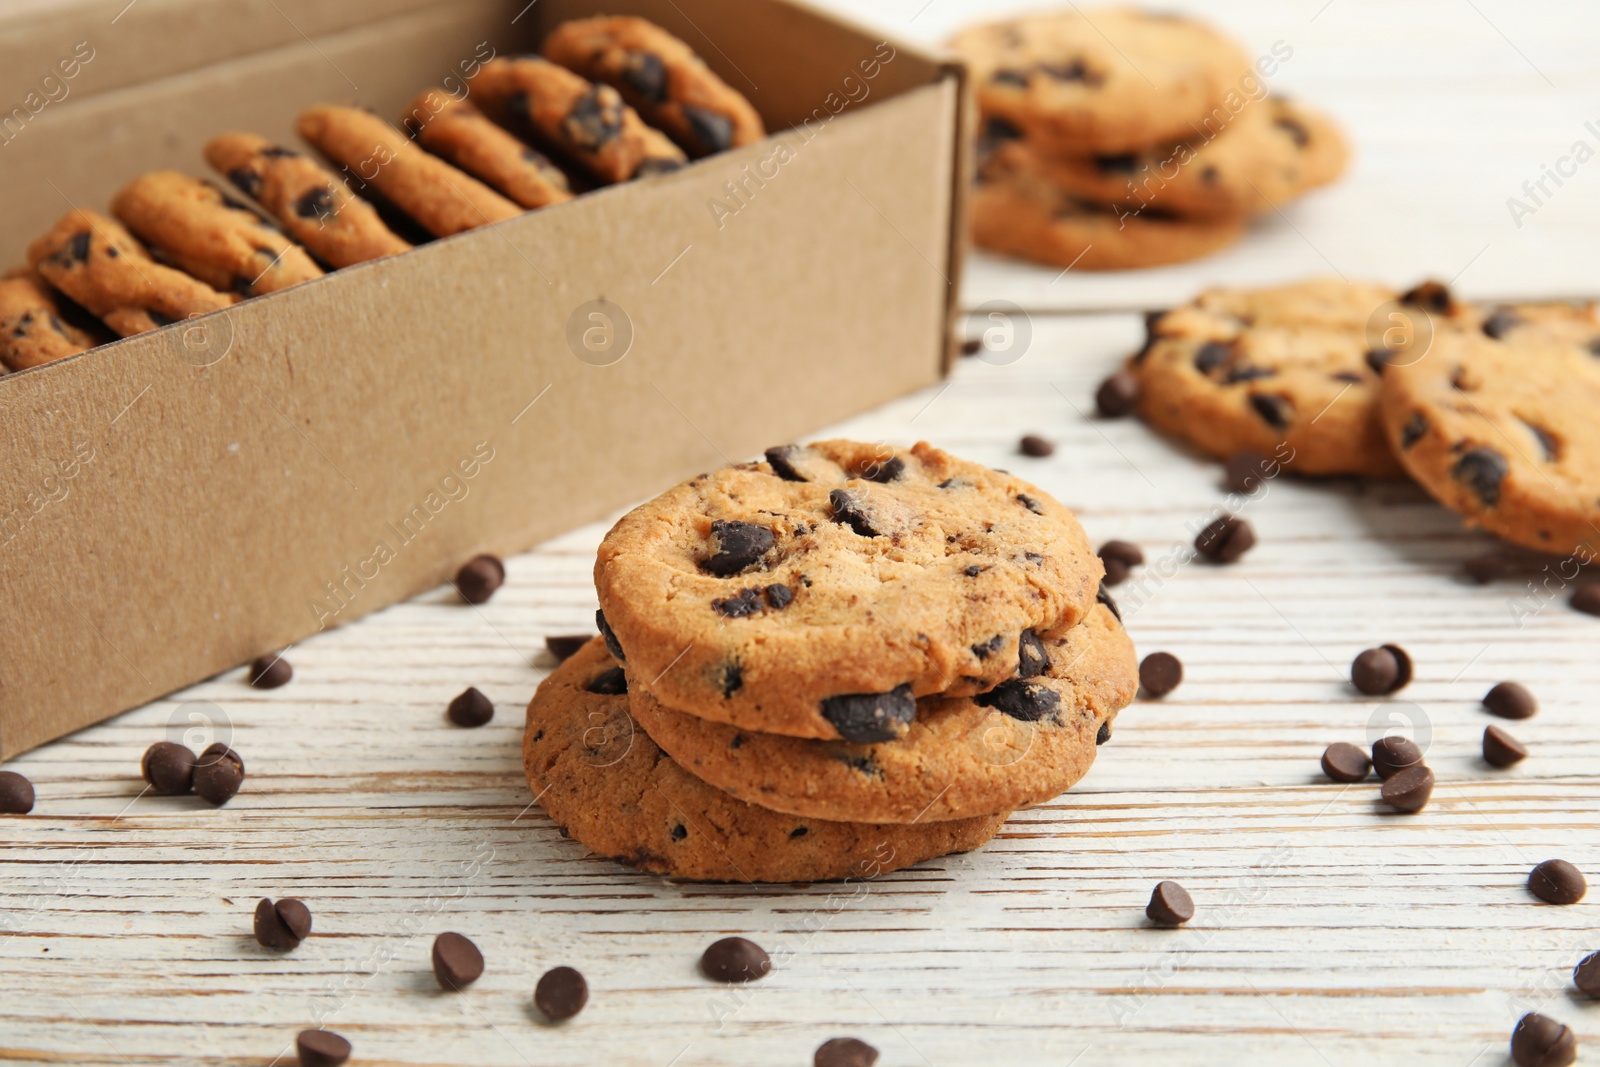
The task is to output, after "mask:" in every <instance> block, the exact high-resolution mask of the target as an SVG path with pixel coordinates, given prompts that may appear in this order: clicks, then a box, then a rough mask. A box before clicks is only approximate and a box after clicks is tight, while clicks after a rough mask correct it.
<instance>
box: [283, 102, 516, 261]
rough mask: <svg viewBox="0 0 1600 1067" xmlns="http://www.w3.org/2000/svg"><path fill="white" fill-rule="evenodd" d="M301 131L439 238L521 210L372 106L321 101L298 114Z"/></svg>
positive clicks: (361, 185) (362, 182) (355, 178)
mask: <svg viewBox="0 0 1600 1067" xmlns="http://www.w3.org/2000/svg"><path fill="white" fill-rule="evenodd" d="M295 126H296V128H297V129H298V130H299V131H300V136H301V137H304V138H305V139H306V140H307V141H310V142H311V143H312V144H313V145H315V146H316V147H317V150H318V151H319V152H321V153H322V154H323V155H325V156H327V157H328V158H329V159H331V160H333V161H334V162H336V163H338V164H340V165H341V166H343V167H344V168H345V173H346V174H348V175H350V178H351V180H352V181H355V182H357V183H359V184H358V185H357V191H358V192H360V191H362V190H363V189H365V187H366V186H369V185H370V186H371V187H372V188H373V189H375V190H377V192H378V195H379V196H381V197H383V198H384V199H385V200H386V201H388V202H389V203H391V204H393V205H394V206H395V207H397V208H399V209H400V210H401V211H403V212H405V213H406V215H407V216H409V217H410V218H411V219H412V220H413V221H414V222H416V223H417V225H419V226H421V227H422V228H423V229H425V230H427V231H428V232H429V233H431V234H433V235H434V236H435V237H448V236H450V235H451V234H454V233H462V232H464V231H466V230H471V229H476V228H477V227H479V226H487V225H488V224H490V223H493V222H503V221H505V220H506V219H509V218H515V217H516V216H518V215H520V214H522V208H520V207H518V206H517V205H516V204H513V203H512V202H511V201H509V200H507V199H506V198H505V197H503V196H501V195H500V194H499V193H497V192H495V191H494V190H493V189H491V188H489V187H488V186H487V185H484V184H483V183H482V182H480V181H479V180H478V179H476V178H474V177H472V176H471V175H470V174H467V173H466V172H464V171H460V170H457V169H456V168H455V167H452V166H451V165H450V164H448V163H446V162H445V161H444V160H442V159H440V158H438V157H437V156H431V155H429V154H428V153H427V152H424V151H423V150H422V149H420V148H418V147H417V146H416V145H415V144H413V143H412V142H411V141H410V140H409V139H408V138H407V137H406V136H405V134H403V133H401V132H400V131H399V130H397V129H395V128H394V127H393V126H391V125H389V124H388V123H387V122H385V121H384V120H383V119H381V118H379V117H378V116H377V115H374V114H373V113H372V112H370V111H363V110H361V109H360V108H357V107H329V106H320V107H313V108H309V109H307V110H306V111H303V112H301V113H300V117H299V119H298V120H296V123H295Z"/></svg>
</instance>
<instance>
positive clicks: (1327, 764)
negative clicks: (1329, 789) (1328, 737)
mask: <svg viewBox="0 0 1600 1067" xmlns="http://www.w3.org/2000/svg"><path fill="white" fill-rule="evenodd" d="M1322 773H1323V774H1326V775H1327V776H1328V777H1329V778H1331V779H1333V780H1334V781H1335V782H1364V781H1366V780H1367V776H1368V775H1369V774H1371V773H1372V760H1370V759H1368V758H1367V754H1366V753H1365V752H1363V751H1362V750H1361V749H1360V748H1358V747H1356V746H1355V745H1352V744H1350V743H1349V742H1348V741H1336V742H1334V743H1333V744H1331V745H1329V746H1328V747H1327V750H1326V751H1324V752H1323V753H1322Z"/></svg>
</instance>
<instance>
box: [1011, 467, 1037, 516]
mask: <svg viewBox="0 0 1600 1067" xmlns="http://www.w3.org/2000/svg"><path fill="white" fill-rule="evenodd" d="M1002 473H1003V472H1002ZM1017 503H1019V504H1021V505H1022V506H1023V507H1025V508H1027V509H1028V510H1029V511H1031V512H1033V513H1034V514H1035V515H1043V514H1044V507H1043V506H1042V505H1041V504H1040V503H1039V502H1038V501H1037V500H1035V499H1034V498H1033V497H1031V496H1029V495H1028V494H1027V493H1018V494H1017Z"/></svg>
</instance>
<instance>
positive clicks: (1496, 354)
mask: <svg viewBox="0 0 1600 1067" xmlns="http://www.w3.org/2000/svg"><path fill="white" fill-rule="evenodd" d="M1147 326H1148V336H1147V339H1146V342H1145V344H1144V346H1143V347H1142V348H1141V349H1140V350H1139V351H1138V352H1137V353H1135V354H1134V355H1133V356H1132V357H1131V358H1130V359H1129V361H1128V363H1127V365H1126V366H1125V367H1124V368H1123V369H1122V370H1120V371H1118V372H1117V374H1115V375H1113V376H1112V378H1110V379H1108V380H1107V382H1106V383H1105V384H1104V385H1103V386H1102V387H1101V390H1100V396H1099V406H1100V408H1101V411H1102V412H1103V413H1105V414H1108V415H1117V414H1123V413H1125V412H1128V411H1137V412H1138V413H1139V415H1140V416H1141V417H1143V418H1144V419H1145V420H1146V421H1148V422H1149V423H1151V424H1152V425H1153V426H1155V427H1157V428H1158V429H1160V430H1162V431H1163V432H1165V433H1168V434H1170V435H1172V436H1175V437H1179V438H1182V439H1184V440H1186V441H1188V442H1189V443H1191V444H1193V445H1195V446H1197V447H1198V448H1200V449H1201V450H1203V451H1205V452H1207V453H1210V454H1211V455H1214V456H1217V457H1219V458H1222V459H1229V460H1232V461H1234V462H1233V463H1230V467H1231V468H1232V467H1238V468H1239V469H1240V470H1241V471H1242V472H1243V474H1244V477H1243V478H1242V479H1240V478H1235V479H1234V480H1235V482H1236V485H1235V487H1236V488H1239V489H1248V488H1250V485H1249V477H1250V476H1251V475H1254V476H1255V477H1256V478H1258V479H1259V478H1261V477H1271V476H1272V475H1273V474H1275V473H1276V472H1277V471H1278V470H1280V469H1282V470H1287V471H1290V472H1293V473H1296V474H1306V475H1358V476H1366V477H1374V478H1398V477H1405V476H1408V475H1409V476H1410V477H1411V478H1413V479H1415V480H1416V481H1417V483H1418V484H1419V485H1421V486H1422V487H1423V488H1425V489H1426V490H1427V491H1428V492H1429V493H1430V494H1431V495H1432V496H1433V497H1434V498H1435V499H1437V500H1438V501H1439V502H1440V503H1442V504H1444V505H1445V506H1446V507H1448V508H1450V509H1452V510H1454V511H1456V512H1458V513H1459V514H1461V515H1462V516H1463V517H1465V518H1466V519H1467V520H1468V522H1469V523H1471V524H1473V525H1477V526H1481V527H1483V528H1484V529H1486V530H1489V531H1490V532H1492V533H1494V534H1497V535H1498V536H1500V537H1503V538H1505V539H1506V540H1508V541H1511V542H1514V543H1516V544H1519V545H1523V546H1525V547H1528V548H1532V549H1536V550H1538V551H1541V552H1547V553H1551V554H1554V555H1559V556H1567V557H1572V558H1573V559H1574V560H1575V562H1576V563H1577V564H1587V563H1590V562H1593V561H1594V560H1595V559H1596V558H1597V556H1600V423H1597V422H1596V420H1595V418H1594V412H1595V411H1596V410H1597V409H1600V309H1597V307H1596V306H1595V305H1594V304H1563V303H1550V304H1523V305H1512V306H1501V307H1485V306H1481V305H1475V304H1471V303H1467V302H1465V301H1461V300H1457V299H1456V298H1455V297H1454V296H1452V295H1451V293H1450V291H1449V290H1448V289H1447V288H1446V287H1445V286H1443V285H1441V284H1439V283H1437V282H1426V283H1423V284H1421V285H1418V286H1416V287H1415V288H1413V289H1411V290H1409V291H1407V292H1399V291H1396V290H1392V289H1389V288H1388V287H1386V286H1382V285H1377V284H1373V283H1366V282H1352V281H1347V280H1344V279H1332V278H1330V279H1321V280H1312V281H1305V282H1298V283H1295V284H1292V285H1285V286H1279V287H1276V288H1271V289H1258V290H1237V289H1236V290H1229V289H1218V290H1211V291H1209V292H1205V293H1202V294H1201V295H1200V296H1199V297H1197V298H1196V299H1195V300H1193V301H1192V302H1190V303H1189V304H1186V305H1184V306H1183V307H1180V308H1175V309H1173V310H1171V311H1167V312H1162V313H1156V314H1152V315H1150V316H1149V317H1148V319H1147ZM1240 461H1242V462H1240ZM1575 573H1576V570H1574V571H1573V572H1572V574H1568V575H1566V577H1567V578H1569V579H1570V578H1571V577H1572V575H1573V574H1575Z"/></svg>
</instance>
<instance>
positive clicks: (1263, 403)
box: [1250, 393, 1294, 430]
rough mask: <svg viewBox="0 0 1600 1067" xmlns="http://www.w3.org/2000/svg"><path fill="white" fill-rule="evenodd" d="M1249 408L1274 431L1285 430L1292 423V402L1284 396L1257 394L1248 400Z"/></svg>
mask: <svg viewBox="0 0 1600 1067" xmlns="http://www.w3.org/2000/svg"><path fill="white" fill-rule="evenodd" d="M1250 406H1251V408H1253V409H1254V410H1255V413H1256V414H1257V415H1259V416H1261V421H1263V422H1265V423H1266V424H1267V425H1268V426H1271V427H1272V428H1273V429H1275V430H1286V429H1288V428H1289V424H1290V423H1291V422H1293V421H1294V402H1293V401H1291V400H1290V399H1289V398H1288V397H1286V396H1278V395H1277V394H1275V393H1257V394H1256V395H1255V396H1252V397H1251V398H1250Z"/></svg>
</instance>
